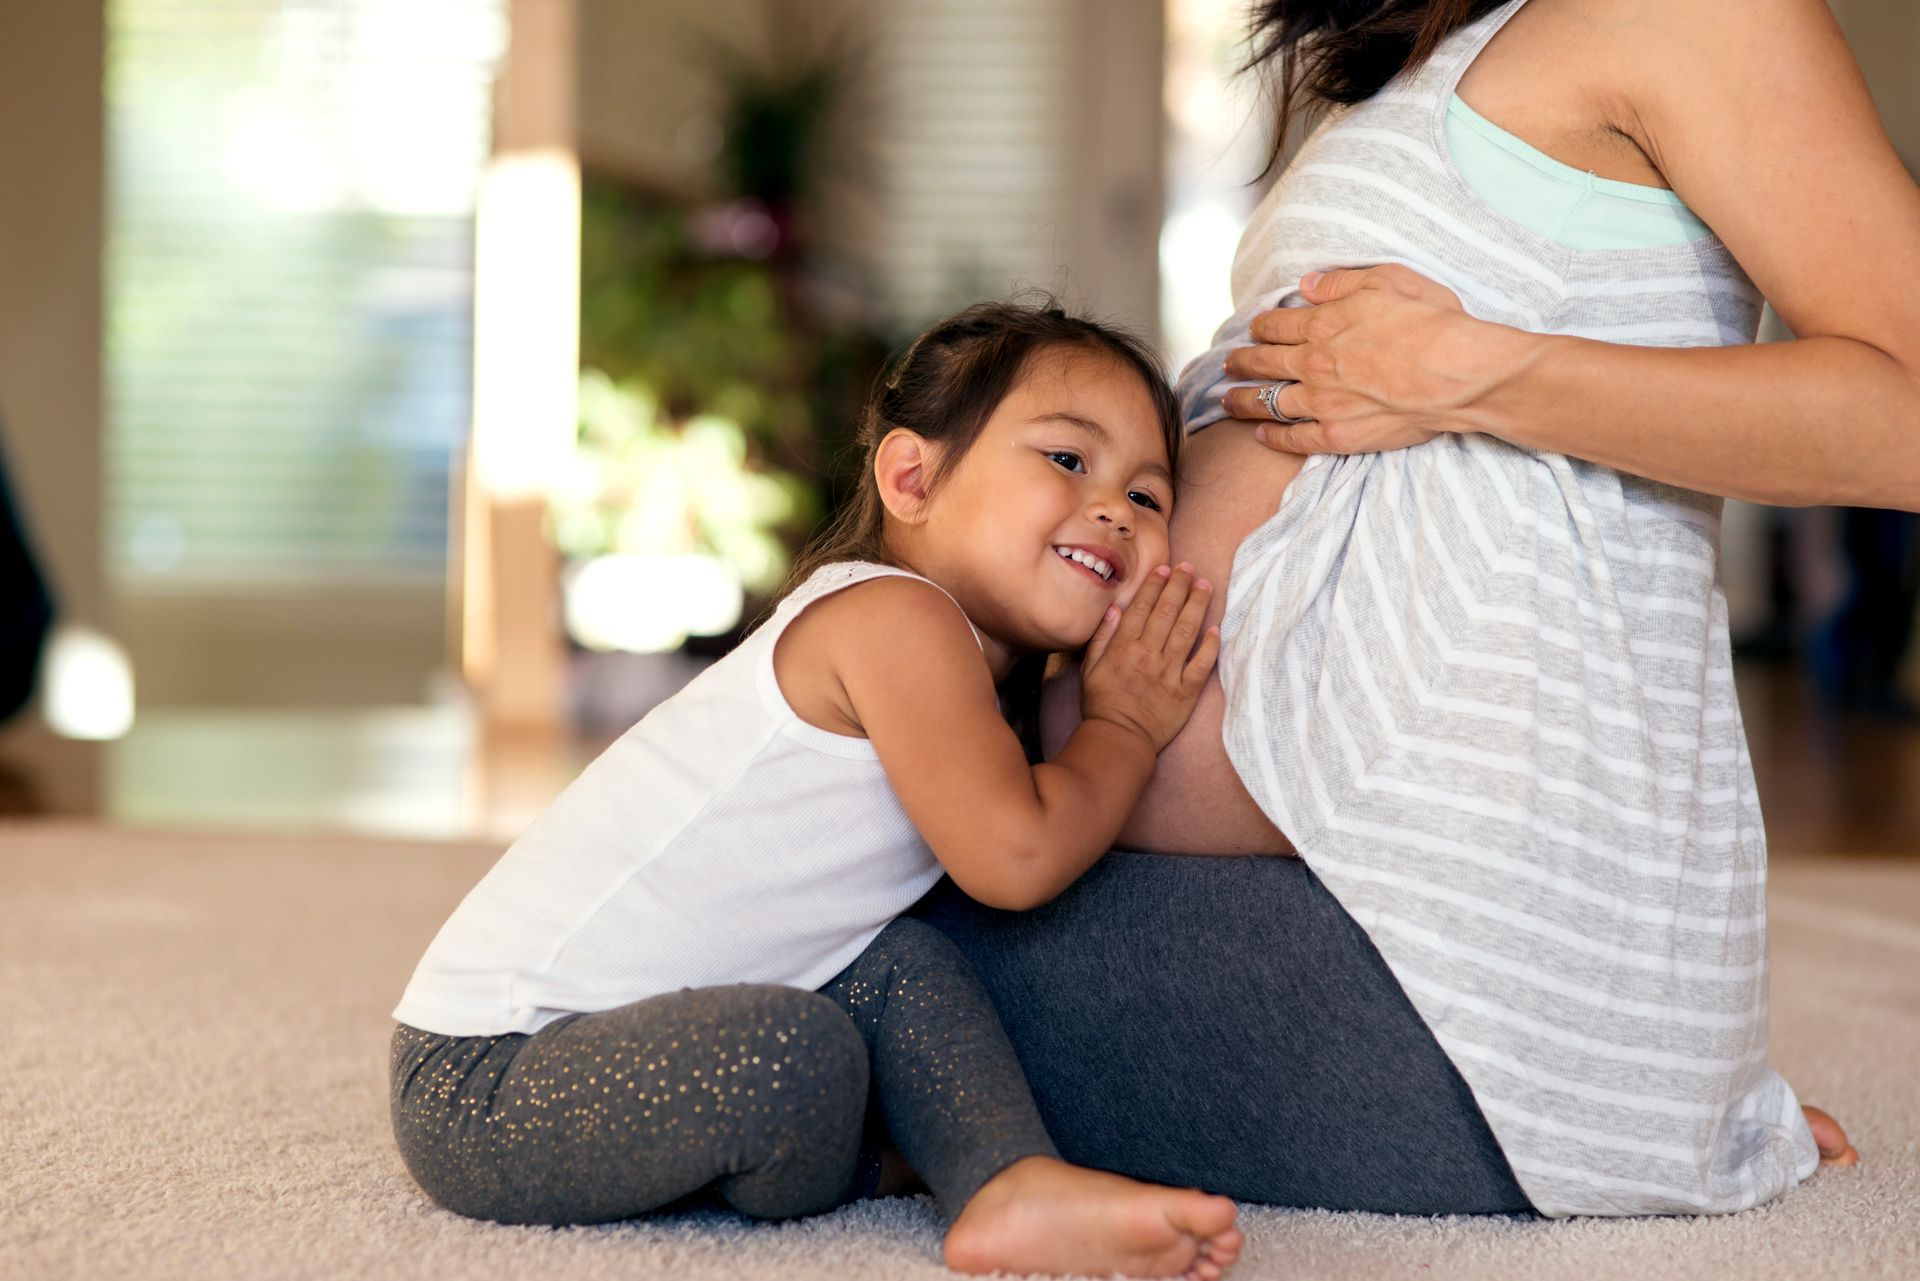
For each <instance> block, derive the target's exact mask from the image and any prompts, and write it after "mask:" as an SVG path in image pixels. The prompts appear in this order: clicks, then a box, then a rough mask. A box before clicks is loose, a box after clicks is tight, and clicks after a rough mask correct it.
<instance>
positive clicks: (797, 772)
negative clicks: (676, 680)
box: [392, 303, 1241, 1281]
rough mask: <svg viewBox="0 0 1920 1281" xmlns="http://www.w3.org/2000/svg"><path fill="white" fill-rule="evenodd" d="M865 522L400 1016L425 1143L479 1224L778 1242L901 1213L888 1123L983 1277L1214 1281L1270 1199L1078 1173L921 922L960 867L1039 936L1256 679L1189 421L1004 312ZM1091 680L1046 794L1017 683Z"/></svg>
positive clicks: (869, 440)
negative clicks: (1238, 685) (1194, 460)
mask: <svg viewBox="0 0 1920 1281" xmlns="http://www.w3.org/2000/svg"><path fill="white" fill-rule="evenodd" d="M862 439H863V441H864V442H865V447H866V456H865V457H866V467H865V470H864V475H863V481H862V488H861V491H860V493H859V495H858V496H857V498H856V500H855V501H854V502H853V503H852V504H850V506H849V508H848V510H847V512H846V513H845V515H843V517H842V519H841V520H840V522H839V523H838V524H837V525H836V526H835V528H834V529H833V530H832V531H830V532H829V533H828V535H827V536H826V538H825V539H824V541H823V542H822V543H820V544H819V545H817V546H815V547H813V548H811V549H809V551H808V553H807V554H806V555H805V556H803V557H802V559H801V562H800V564H799V565H797V566H796V568H795V571H794V575H793V579H792V581H791V582H790V583H789V587H788V590H787V591H786V593H785V594H784V596H783V598H782V599H780V600H779V602H778V604H777V606H776V608H775V609H774V611H773V613H772V614H771V616H770V617H769V618H768V620H767V621H766V622H765V623H764V625H762V626H761V627H759V628H758V630H756V631H755V632H753V633H752V634H751V635H750V636H749V637H748V638H747V639H746V640H745V641H744V642H742V644H741V645H740V646H739V647H738V648H736V649H735V650H734V651H733V652H732V653H730V654H729V655H727V657H725V658H723V659H721V660H720V661H719V662H718V663H716V664H714V665H713V666H712V667H711V668H709V669H708V670H707V671H705V672H703V673H702V674H701V675H700V676H699V677H698V678H697V679H695V680H694V681H693V682H692V683H691V684H689V685H688V686H687V687H686V688H685V689H684V690H682V691H681V692H680V693H679V694H678V695H676V696H675V697H673V698H672V699H670V700H668V701H667V702H666V703H664V704H662V705H661V706H659V707H658V708H656V709H655V710H654V711H653V712H651V713H649V714H648V715H647V716H646V718H645V719H643V720H642V721H641V722H640V723H639V724H637V725H635V726H634V727H633V728H632V729H631V730H629V731H628V732H627V733H626V734H625V735H624V736H623V737H622V738H621V739H620V740H619V741H618V742H616V743H614V744H613V746H611V747H610V748H608V749H607V751H606V752H605V753H604V754H603V755H602V756H600V757H599V759H597V760H595V761H594V762H593V763H592V764H591V765H590V766H588V768H587V769H586V770H585V771H584V772H583V773H582V774H581V776H580V777H579V779H577V780H576V781H575V782H574V783H573V785H572V786H570V787H569V788H568V789H567V790H566V791H565V792H564V793H563V794H562V795H561V796H560V797H559V798H558V799H557V800H555V801H554V803H553V805H552V806H551V807H550V808H548V809H547V810H546V811H545V812H544V813H542V814H541V815H540V816H539V817H538V818H537V819H536V820H535V821H534V822H533V824H532V825H531V826H530V827H529V828H528V829H527V831H526V832H525V833H524V834H523V835H522V836H521V837H520V839H519V840H518V841H516V842H515V843H514V844H513V846H512V847H511V848H510V849H508V850H507V852H506V854H505V855H504V856H502V858H501V859H500V861H499V863H498V864H496V865H495V866H494V868H493V870H492V871H490V872H489V873H488V874H487V876H486V877H485V878H484V879H482V880H481V882H480V883H479V884H478V885H477V886H475V887H474V889H473V890H472V892H471V893H469V894H468V895H467V897H466V899H465V901H464V902H462V903H461V905H460V907H459V908H458V909H457V910H456V911H455V912H454V914H453V916H452V918H451V919H450V920H448V921H447V923H446V924H445V925H444V926H443V927H442V928H441V930H440V933H439V934H438V936H436V937H435V939H434V941H433V943H432V945H431V946H430V947H429V948H428V949H427V953H426V955H425V957H423V958H422V960H421V961H420V964H419V967H418V968H417V969H416V970H415V972H414V975H413V979H412V981H411V982H410V983H409V984H408V986H407V989H406V993H405V995H404V996H403V997H402V998H401V1000H400V1004H399V1007H398V1008H397V1009H396V1010H395V1011H394V1017H395V1019H397V1020H398V1021H399V1027H397V1028H396V1029H395V1033H394V1038H393V1055H392V1100H393V1124H394V1133H395V1136H396V1138H397V1140H398V1143H399V1148H400V1152H401V1155H402V1157H403V1158H404V1159H405V1161H406V1164H407V1168H408V1169H409V1170H410V1171H411V1172H412V1174H413V1176H414V1177H415V1179H416V1180H418V1182H419V1183H420V1185H421V1187H422V1188H424V1189H425V1190H426V1192H427V1193H428V1195H429V1196H431V1197H432V1198H433V1199H434V1200H436V1201H438V1202H439V1203H440V1204H442V1205H444V1206H446V1207H448V1208H449V1209H452V1210H455V1211H457V1212H459V1213H462V1214H467V1215H473V1216H476V1217H480V1218H487V1219H495V1220H499V1221H502V1222H509V1223H548V1224H562V1223H590V1222H601V1221H606V1220H613V1219H622V1218H629V1217H632V1216H634V1215H638V1214H641V1213H644V1212H646V1211H649V1210H653V1209H656V1208H659V1207H661V1206H664V1205H667V1204H668V1203H670V1202H673V1201H675V1200H678V1199H680V1198H683V1197H686V1196H688V1195H689V1194H692V1193H695V1192H699V1191H701V1190H703V1189H706V1190H711V1191H712V1192H715V1193H717V1194H718V1195H719V1196H720V1197H722V1198H724V1200H725V1201H726V1202H728V1203H729V1204H730V1205H732V1206H733V1207H734V1208H736V1209H738V1210H740V1211H742V1212H744V1213H747V1214H751V1215H757V1216H761V1217H765V1218H785V1217H789V1216H794V1215H801V1214H811V1213H817V1212H820V1211H823V1210H827V1209H830V1208H832V1207H834V1206H836V1205H840V1204H842V1203H844V1202H846V1201H849V1200H852V1199H855V1198H857V1197H860V1196H864V1195H871V1194H873V1193H874V1192H875V1191H876V1190H880V1189H881V1178H880V1175H881V1169H880V1166H881V1162H880V1159H879V1156H878V1153H877V1145H875V1144H873V1143H870V1142H866V1141H864V1135H865V1134H866V1133H867V1127H866V1126H865V1118H866V1114H867V1111H868V1101H869V1094H870V1092H871V1096H872V1099H873V1101H874V1103H875V1104H876V1105H877V1108H878V1111H879V1114H880V1117H881V1119H883V1120H884V1122H885V1126H886V1129H887V1131H888V1132H889V1133H890V1135H891V1138H892V1140H893V1142H894V1143H895V1144H897V1145H898V1147H899V1149H900V1151H901V1153H902V1154H903V1155H904V1156H905V1157H906V1159H907V1160H908V1162H909V1163H910V1164H911V1165H912V1166H913V1168H914V1170H916V1171H917V1172H918V1173H919V1175H920V1176H921V1177H922V1178H924V1179H925V1180H926V1182H927V1184H928V1186H929V1187H931V1189H932V1190H933V1193H934V1195H935V1197H936V1199H937V1201H938V1202H939V1205H940V1207H941V1209H942V1210H943V1211H944V1212H945V1213H946V1214H947V1216H948V1217H949V1219H950V1220H951V1226H950V1228H949V1231H948V1233H947V1236H946V1243H945V1244H946V1260H947V1263H948V1265H949V1266H951V1267H954V1268H956V1269H958V1270H961V1271H966V1272H991V1271H996V1270H1005V1271H1010V1272H1021V1273H1024V1272H1048V1273H1056V1274H1058V1273H1069V1272H1071V1273H1083V1274H1084V1273H1093V1274H1109V1273H1114V1272H1124V1273H1128V1274H1132V1275H1139V1276H1174V1275H1185V1276H1187V1277H1189V1278H1194V1279H1196V1281H1214V1279H1215V1278H1217V1277H1219V1276H1220V1273H1221V1270H1222V1269H1223V1268H1224V1267H1226V1266H1227V1265H1228V1264H1229V1263H1231V1262H1232V1261H1233V1259H1234V1257H1235V1256H1236V1255H1237V1254H1238V1252H1239V1248H1240V1240H1241V1239H1240V1234H1239V1232H1238V1231H1236V1230H1234V1228H1233V1213H1234V1211H1233V1203H1232V1202H1231V1201H1228V1200H1226V1199H1224V1198H1221V1197H1213V1196H1207V1195H1205V1194H1203V1193H1201V1192H1198V1191H1194V1190H1180V1189H1171V1188H1162V1187H1155V1186H1152V1185H1148V1184H1141V1183H1135V1182H1133V1181H1131V1180H1127V1179H1122V1178H1119V1177H1117V1176H1115V1175H1111V1174H1104V1173H1100V1172H1097V1171H1093V1170H1087V1169H1082V1168H1079V1167H1076V1166H1071V1165H1067V1164H1066V1163H1064V1162H1062V1161H1061V1160H1060V1159H1059V1157H1058V1155H1057V1153H1056V1152H1055V1149H1054V1147H1053V1144H1052V1143H1051V1141H1050V1140H1049V1139H1048V1137H1047V1135H1046V1132H1045V1130H1044V1129H1043V1127H1042V1126H1041V1123H1040V1119H1039V1115H1038V1113H1037V1111H1036V1109H1035V1106H1034V1103H1033V1099H1032V1097H1031V1095H1030V1094H1029V1092H1028V1089H1027V1085H1026V1081H1025V1078H1024V1076H1023V1075H1022V1073H1021V1071H1020V1067H1019V1064H1018V1063H1017V1062H1016V1060H1015V1059H1014V1057H1013V1051H1012V1047H1011V1046H1010V1045H1009V1044H1008V1042H1007V1040H1006V1037H1005V1035H1004V1033H1003V1032H1002V1031H1001V1029H1000V1024H999V1021H998V1019H997V1017H996V1015H995V1014H994V1011H993V1009H992V1007H991V1006H990V1005H989V1003H988V1001H987V998H986V995H985V993H984V992H983V991H982V990H981V988H980V986H979V984H978V982H977V980H976V979H975V978H974V976H973V973H972V971H971V969H970V968H969V967H968V965H967V963H966V962H965V961H964V960H963V959H962V958H961V956H960V954H959V953H958V952H957V951H956V950H955V949H954V948H953V946H952V945H951V944H950V943H948V942H947V940H946V938H945V937H944V936H942V935H940V934H939V933H937V932H936V931H934V930H933V929H932V928H931V927H929V926H926V925H924V924H922V923H921V922H919V921H916V920H912V919H901V915H900V914H901V913H903V912H905V911H906V909H907V908H908V907H910V906H911V905H912V904H913V903H914V902H915V901H916V900H918V899H919V898H920V897H921V895H923V894H924V893H926V891H927V890H928V889H930V888H931V887H932V886H933V884H934V883H935V881H937V880H938V879H939V877H940V875H941V872H942V871H943V870H944V871H945V872H946V873H948V874H949V875H951V876H952V877H953V879H954V881H955V882H956V883H957V884H958V885H959V886H960V887H961V888H962V889H963V890H965V891H966V892H967V893H968V894H970V895H972V896H973V897H974V898H976V899H978V900H980V901H981V902H983V903H987V904H990V905H993V906H997V907H1002V908H1014V909H1024V908H1030V907H1036V906H1038V905H1040V904H1042V903H1045V902H1047V901H1048V900H1050V899H1052V898H1053V897H1054V896H1055V895H1056V894H1058V893H1059V892H1060V891H1061V890H1062V889H1064V888H1066V886H1067V885H1069V884H1070V883H1072V881H1073V880H1074V879H1075V878H1076V877H1078V876H1079V875H1080V874H1081V873H1082V872H1084V871H1085V870H1086V869H1087V868H1088V867H1089V866H1091V865H1092V864H1093V862H1094V861H1095V860H1096V859H1098V858H1099V857H1100V855H1101V853H1102V852H1103V851H1105V850H1106V849H1107V847H1108V845H1109V843H1110V842H1111V841H1112V840H1113V837H1114V835H1115V833H1117V832H1118V831H1119V829H1120V826H1121V824H1122V823H1123V822H1124V821H1125V819H1126V817H1127V815H1128V813H1129V811H1130V810H1131V809H1132V807H1133V804H1134V802H1135V800H1136V799H1137V798H1138V796H1139V794H1140V792H1141V790H1142V788H1143V787H1144V786H1145V784H1146V782H1147V779H1148V776H1149V775H1150V774H1151V773H1152V771H1153V766H1154V760H1155V758H1156V756H1157V755H1158V753H1159V751H1160V749H1161V748H1162V747H1164V746H1165V745H1166V743H1167V742H1168V741H1169V740H1170V739H1171V738H1172V737H1173V735H1174V734H1175V732H1176V731H1178V730H1179V728H1180V726H1181V725H1182V724H1184V723H1185V721H1186V719H1187V716H1188V714H1189V713H1190V712H1191V711H1192V709H1193V704H1194V700H1195V698H1196V696H1197V695H1198V693H1199V691H1200V689H1201V687H1202V685H1203V684H1204V683H1205V681H1206V678H1207V675H1208V673H1209V672H1210V671H1211V670H1212V667H1213V664H1214V659H1215V657H1216V655H1217V653H1218V650H1219V635H1218V631H1217V629H1211V628H1210V629H1207V630H1206V632H1205V634H1202V632H1201V624H1202V621H1203V619H1204V616H1205V612H1206V604H1207V600H1208V595H1209V585H1208V584H1207V583H1206V582H1205V581H1200V582H1193V581H1192V579H1191V572H1190V567H1189V566H1186V565H1182V566H1180V567H1178V568H1177V569H1176V568H1171V567H1169V566H1167V565H1165V564H1163V561H1164V560H1165V559H1166V556H1167V549H1168V545H1167V517H1168V514H1169V512H1170V510H1171V508H1172V503H1173V476H1172V472H1171V467H1172V463H1173V458H1174V455H1175V451H1176V449H1177V447H1178V441H1179V418H1178V413H1177V411H1176V409H1175V405H1174V401H1173V398H1172V395H1171V393H1170V391H1169V390H1168V388H1167V386H1166V383H1165V382H1164V380H1163V379H1162V377H1161V375H1160V372H1159V369H1158V366H1157V364H1156V362H1155V361H1154V359H1153V357H1152V355H1151V354H1150V352H1149V351H1148V350H1147V349H1146V348H1145V347H1143V346H1142V345H1141V344H1140V343H1139V342H1138V341H1137V340H1135V339H1133V338H1131V337H1129V336H1127V335H1125V334H1122V333H1119V332H1117V331H1114V330H1111V329H1108V328H1106V327H1104V326H1101V325H1098V324H1095V323H1092V322H1090V321H1086V320H1082V319H1078V318H1075V317H1071V316H1067V315H1065V314H1063V313H1061V312H1060V311H1058V310H1046V311H1041V310H1036V309H1031V308H1026V307H1021V306H1016V305H1010V304H998V303H989V304H981V305H979V306H975V307H972V308H969V309H968V310H966V311H964V312H962V313H960V314H959V315H957V316H955V317H953V318H951V319H949V320H947V321H945V322H943V323H941V324H940V325H938V326H936V327H935V328H934V329H932V330H931V331H929V332H928V333H927V334H925V335H923V336H922V337H921V338H920V339H919V340H918V341H917V342H916V343H915V344H914V345H913V346H912V348H911V349H910V350H909V351H908V352H907V354H906V356H905V357H904V358H903V359H902V361H901V363H900V365H899V367H898V368H897V370H896V371H895V372H894V373H893V374H892V376H891V377H890V378H889V379H888V380H887V381H886V383H885V384H884V385H883V386H882V387H881V388H879V389H878V391H877V393H876V395H875V398H874V400H873V402H872V403H871V404H870V405H869V406H868V409H867V412H866V415H865V421H864V422H863V424H862ZM1083 645H1084V646H1085V647H1086V656H1085V659H1084V662H1083V665H1082V674H1083V693H1082V699H1083V711H1084V716H1085V719H1084V720H1083V721H1082V722H1081V724H1080V726H1079V728H1078V729H1077V730H1075V731H1074V733H1073V735H1072V737H1071V738H1070V739H1069V740H1068V741H1067V743H1066V744H1065V746H1064V747H1063V749H1062V750H1061V751H1060V752H1059V754H1058V755H1057V756H1056V757H1055V758H1054V759H1053V760H1052V761H1050V762H1048V763H1045V764H1039V765H1029V764H1028V761H1027V759H1026V757H1025V755H1024V754H1023V752H1022V749H1021V746H1020V743H1019V741H1018V740H1017V738H1016V735H1015V733H1014V731H1013V730H1012V729H1011V728H1010V727H1009V725H1008V723H1007V721H1006V720H1005V719H1004V718H1003V715H1002V713H1001V711H1000V708H999V707H998V705H997V703H996V685H998V684H999V683H1000V682H1001V681H1003V680H1004V679H1005V678H1006V677H1007V675H1008V673H1009V671H1010V670H1011V669H1012V668H1013V666H1014V664H1015V662H1016V661H1017V660H1019V659H1022V658H1029V657H1032V656H1044V655H1046V654H1048V653H1051V652H1058V651H1070V650H1075V649H1078V648H1080V647H1081V646H1083Z"/></svg>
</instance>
